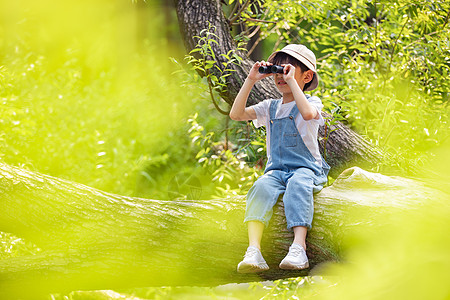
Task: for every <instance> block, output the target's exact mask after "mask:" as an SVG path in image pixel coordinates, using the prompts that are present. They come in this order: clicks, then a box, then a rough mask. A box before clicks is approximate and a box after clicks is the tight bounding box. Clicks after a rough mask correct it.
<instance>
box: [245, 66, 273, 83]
mask: <svg viewBox="0 0 450 300" xmlns="http://www.w3.org/2000/svg"><path fill="white" fill-rule="evenodd" d="M271 65H273V64H272V63H270V62H265V61H261V62H259V61H257V62H256V63H255V64H254V65H253V67H252V68H251V70H250V72H249V73H248V76H247V78H248V79H250V80H252V81H258V80H261V79H264V78H266V77H269V76H271V75H273V74H272V73H269V74H263V73H259V67H261V66H271Z"/></svg>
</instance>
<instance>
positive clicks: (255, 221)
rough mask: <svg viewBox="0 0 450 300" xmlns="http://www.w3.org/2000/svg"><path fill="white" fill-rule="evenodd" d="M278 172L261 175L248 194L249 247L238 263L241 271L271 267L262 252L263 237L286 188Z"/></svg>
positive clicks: (249, 271) (250, 271) (247, 271)
mask: <svg viewBox="0 0 450 300" xmlns="http://www.w3.org/2000/svg"><path fill="white" fill-rule="evenodd" d="M277 175H278V174H277V172H270V173H266V174H264V175H263V176H261V177H259V178H258V180H257V181H256V182H255V183H254V185H253V186H252V188H251V189H250V191H249V192H248V194H247V207H246V211H245V220H244V221H245V222H247V226H248V240H249V247H248V248H247V252H246V253H245V256H244V259H243V260H242V261H241V262H240V263H239V264H238V267H237V270H238V272H240V273H253V272H261V271H265V270H268V269H269V266H268V265H267V263H266V261H265V260H264V258H263V256H262V254H261V238H262V234H263V231H264V227H265V226H267V225H268V223H269V220H270V218H271V217H272V210H273V206H274V205H275V203H276V202H277V200H278V197H279V195H280V194H281V193H283V192H284V190H285V185H284V183H283V182H282V181H281V180H280V178H278V176H277Z"/></svg>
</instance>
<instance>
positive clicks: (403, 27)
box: [389, 16, 409, 68]
mask: <svg viewBox="0 0 450 300" xmlns="http://www.w3.org/2000/svg"><path fill="white" fill-rule="evenodd" d="M408 22H409V16H408V17H407V19H406V22H405V24H403V26H402V29H401V30H400V33H399V34H398V36H397V39H396V40H395V43H394V47H393V48H392V51H391V60H390V61H389V68H391V66H392V60H393V59H394V51H395V48H396V47H397V43H398V40H399V39H400V37H401V36H402V32H403V29H405V26H406V24H408Z"/></svg>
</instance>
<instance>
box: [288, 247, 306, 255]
mask: <svg viewBox="0 0 450 300" xmlns="http://www.w3.org/2000/svg"><path fill="white" fill-rule="evenodd" d="M302 250H303V249H301V248H290V249H289V255H292V256H295V257H298V256H300V255H301V254H302V252H303V251H302Z"/></svg>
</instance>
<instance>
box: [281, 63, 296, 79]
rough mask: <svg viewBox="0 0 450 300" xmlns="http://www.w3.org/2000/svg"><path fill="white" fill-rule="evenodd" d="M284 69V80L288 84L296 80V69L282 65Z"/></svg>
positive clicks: (288, 65)
mask: <svg viewBox="0 0 450 300" xmlns="http://www.w3.org/2000/svg"><path fill="white" fill-rule="evenodd" d="M281 66H282V67H284V73H283V79H284V81H286V83H288V82H289V81H291V80H295V67H294V66H293V65H291V64H282V65H281Z"/></svg>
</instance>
